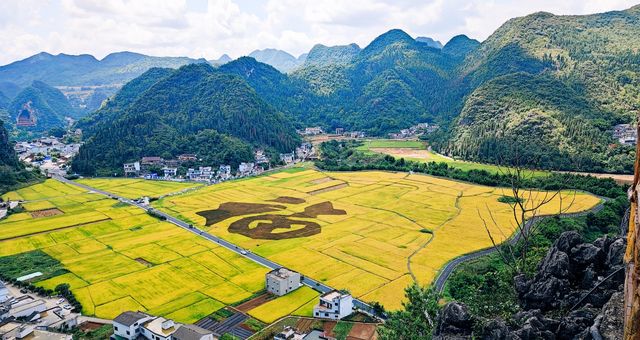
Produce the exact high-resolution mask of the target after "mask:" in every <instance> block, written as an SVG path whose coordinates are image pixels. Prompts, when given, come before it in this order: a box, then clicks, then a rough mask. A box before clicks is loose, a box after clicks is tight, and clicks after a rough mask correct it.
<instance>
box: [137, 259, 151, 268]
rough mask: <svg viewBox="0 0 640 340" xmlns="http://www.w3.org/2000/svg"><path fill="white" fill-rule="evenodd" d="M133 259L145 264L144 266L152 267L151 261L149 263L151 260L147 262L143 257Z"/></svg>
mask: <svg viewBox="0 0 640 340" xmlns="http://www.w3.org/2000/svg"><path fill="white" fill-rule="evenodd" d="M135 260H136V261H137V262H138V263H140V264H143V265H145V266H147V267H153V263H151V262H149V261H147V260H145V259H143V258H142V257H138V258H136V259H135Z"/></svg>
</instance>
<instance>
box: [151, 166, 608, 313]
mask: <svg viewBox="0 0 640 340" xmlns="http://www.w3.org/2000/svg"><path fill="white" fill-rule="evenodd" d="M506 194H508V192H507V190H505V189H500V188H492V187H484V186H479V185H473V184H468V183H461V182H456V181H451V180H446V179H441V178H436V177H431V176H425V175H420V174H407V173H390V172H376V171H367V172H339V173H323V172H319V171H315V170H308V169H301V168H295V169H290V170H287V171H282V172H278V173H272V174H269V175H265V176H261V177H256V178H251V179H245V180H241V181H233V182H226V183H223V184H219V185H214V186H208V187H203V188H201V189H199V190H196V191H191V192H188V193H185V194H181V195H176V196H171V197H166V198H164V199H162V200H159V201H156V202H154V205H155V206H156V207H158V208H159V209H162V210H164V211H167V212H169V213H171V214H173V215H175V216H180V217H181V218H184V219H186V220H189V221H191V222H192V223H196V224H197V225H199V227H204V228H205V229H207V230H208V231H209V232H210V233H212V234H215V235H217V236H220V237H222V238H224V239H226V240H228V241H230V242H233V243H236V244H238V245H240V246H242V247H245V248H247V249H250V250H251V251H253V252H255V253H257V254H259V255H262V256H264V257H266V258H269V259H271V260H273V261H276V262H278V263H280V264H282V265H284V266H287V267H289V268H291V269H293V270H297V271H299V272H301V273H302V274H304V275H306V276H308V277H311V278H314V279H317V280H320V281H322V282H324V283H326V284H328V285H330V286H333V287H335V288H339V289H340V288H346V289H348V290H349V291H350V292H351V293H352V294H353V295H354V296H356V297H359V298H361V299H362V300H364V301H379V302H380V303H382V304H383V305H384V306H385V307H386V308H387V309H397V308H400V307H401V302H402V298H403V295H404V293H403V288H404V287H406V286H407V285H409V284H410V283H411V282H412V281H413V279H412V277H411V276H410V275H409V270H408V258H409V257H410V256H411V254H413V253H415V255H414V256H413V257H412V260H411V268H412V271H413V272H414V274H415V275H416V277H417V279H418V281H419V282H420V283H422V284H429V283H430V282H431V281H432V280H433V278H434V277H435V275H436V273H437V271H438V270H439V268H441V267H442V266H443V265H444V264H445V263H446V262H448V261H449V260H451V259H453V258H455V257H457V256H460V255H462V254H465V253H468V252H472V251H475V250H479V249H482V248H486V247H489V246H491V241H490V239H489V238H488V236H487V232H486V230H485V229H484V227H483V224H482V218H484V219H485V220H490V219H491V217H490V216H489V213H488V209H491V211H492V213H493V218H494V219H495V220H496V222H497V223H498V225H499V227H498V226H495V225H490V226H489V227H490V229H491V231H492V233H493V235H495V236H496V237H497V238H498V239H505V238H507V237H508V236H510V235H511V233H512V232H513V226H512V223H511V208H510V206H509V205H508V204H506V203H500V202H498V200H497V199H498V198H499V197H501V196H503V195H506ZM543 196H544V193H541V192H534V193H532V197H531V201H530V202H529V203H532V202H535V201H536V200H540V199H542V198H543ZM567 196H571V198H573V194H572V193H571V194H570V193H564V198H565V199H564V200H563V202H564V203H563V204H564V208H566V205H567V201H569V197H567ZM283 198H286V199H283ZM300 202H303V203H300ZM324 202H330V203H331V204H332V207H333V209H337V210H344V212H346V213H344V214H341V213H336V214H325V215H323V214H320V215H318V216H316V217H309V216H310V215H309V213H308V211H309V209H306V208H309V207H311V206H316V207H317V205H319V204H320V205H321V203H324ZM224 203H227V204H226V205H223V207H227V208H225V209H231V210H233V211H234V212H233V214H226V215H225V214H220V211H219V210H218V211H213V213H211V212H210V215H209V216H210V217H211V218H214V219H215V218H217V219H216V220H215V223H213V224H211V225H210V226H207V227H205V224H206V219H205V217H203V216H201V215H199V214H198V213H199V212H200V213H201V212H203V211H208V210H215V209H218V208H219V207H220V206H221V204H224ZM246 203H253V204H258V205H261V206H263V205H265V204H267V205H269V208H268V209H267V210H269V209H270V211H269V212H268V213H264V212H259V211H258V212H253V213H251V212H249V210H247V211H248V212H247V213H245V214H238V211H239V210H240V209H241V208H242V209H245V208H246V207H247V206H251V205H247V204H246ZM598 203H599V199H598V198H597V197H595V196H592V195H589V194H583V193H578V194H576V195H575V202H574V204H573V205H572V207H571V208H570V209H569V210H568V211H569V212H576V211H582V210H586V209H589V208H591V207H593V206H595V205H596V204H598ZM271 205H278V206H279V207H275V208H274V207H272V206H271ZM559 208H560V200H559V199H556V200H554V201H553V202H552V203H551V204H549V205H546V206H545V207H544V210H543V211H541V212H539V213H540V214H555V213H557V212H558V210H559ZM221 209H222V208H221ZM296 214H297V216H293V215H296ZM220 216H222V217H220ZM256 216H259V217H256ZM283 219H284V220H287V221H288V222H289V223H291V224H290V225H288V227H290V229H284V228H282V227H277V228H274V226H276V224H278V223H281V221H282V220H283ZM291 220H294V221H293V222H291ZM296 221H297V222H296ZM310 223H316V224H318V225H319V226H320V229H319V230H320V231H319V232H318V233H315V234H313V232H310V233H306V235H308V236H304V237H293V238H284V239H264V238H255V237H258V236H252V237H250V236H244V235H243V234H241V233H238V232H236V231H235V230H239V229H242V228H245V229H247V228H248V231H247V230H244V231H243V232H244V234H245V235H264V230H265V228H266V229H267V230H268V231H269V232H270V233H271V234H269V236H273V235H277V234H278V233H283V234H285V233H287V232H289V231H291V230H298V231H300V230H302V231H304V230H305V228H308V226H309V224H310ZM239 225H243V227H238V226H239ZM271 229H273V230H271ZM255 230H262V231H261V233H254V234H252V231H255ZM421 230H422V232H421ZM426 230H430V231H432V232H433V234H430V233H425V232H424V231H426ZM272 234H273V235H272ZM309 234H311V235H309ZM260 237H262V236H260ZM287 237H288V236H287ZM425 245H426V246H425ZM310 306H311V304H309V306H306V308H307V309H310V308H311V307H310ZM265 308H266V307H265ZM274 308H276V309H277V308H282V307H280V306H276V307H274ZM252 312H253V313H254V314H256V317H257V318H259V319H261V320H263V321H267V322H268V320H271V319H272V318H273V317H269V316H265V315H264V314H263V312H265V311H263V310H262V309H261V310H258V311H252ZM276 316H277V315H276Z"/></svg>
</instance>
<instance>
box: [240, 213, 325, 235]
mask: <svg viewBox="0 0 640 340" xmlns="http://www.w3.org/2000/svg"><path fill="white" fill-rule="evenodd" d="M256 221H259V222H258V224H257V225H256V226H255V227H253V228H251V227H250V225H251V224H252V223H253V222H256ZM297 226H302V228H296V227H297ZM280 229H292V230H290V231H284V232H280V231H279V230H280ZM229 231H230V232H232V233H236V234H241V235H244V236H247V237H251V238H254V239H263V240H282V239H287V238H296V237H308V236H312V235H315V234H320V231H321V228H320V225H319V224H318V223H316V222H313V221H304V220H295V219H292V218H290V217H289V216H283V215H259V216H251V217H245V218H243V219H241V220H238V221H236V222H233V223H231V225H230V226H229Z"/></svg>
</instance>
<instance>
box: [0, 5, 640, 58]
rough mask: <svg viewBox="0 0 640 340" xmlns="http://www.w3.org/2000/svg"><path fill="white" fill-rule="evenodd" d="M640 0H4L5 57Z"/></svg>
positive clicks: (417, 29) (433, 28) (495, 21)
mask: <svg viewBox="0 0 640 340" xmlns="http://www.w3.org/2000/svg"><path fill="white" fill-rule="evenodd" d="M639 1H640V0H633V1H628V0H560V1H559V0H535V1H507V0H466V1H465V0H448V1H447V0H396V1H391V0H348V1H344V0H322V1H321V0H315V1H304V0H171V1H162V0H2V1H0V46H2V47H1V51H2V53H0V65H3V64H7V63H10V62H12V61H15V60H19V59H23V58H26V57H28V56H30V55H33V54H35V53H38V52H41V51H46V52H49V53H53V54H57V53H68V54H81V53H88V54H93V55H95V56H96V57H97V58H102V57H104V56H105V55H107V54H108V53H110V52H116V51H124V50H128V51H134V52H140V53H145V54H151V55H159V56H165V55H170V56H189V57H195V58H200V57H204V58H207V59H216V58H218V57H219V56H220V55H221V54H223V53H227V54H229V55H230V56H231V57H234V58H235V57H239V56H242V55H246V54H249V53H250V52H251V51H253V50H255V49H262V48H279V49H283V50H286V51H288V52H290V53H292V54H294V55H296V56H297V55H299V54H301V53H304V52H307V51H308V50H309V49H310V48H311V47H313V45H314V44H316V43H322V44H325V45H338V44H348V43H352V42H355V43H357V44H359V45H360V46H366V44H368V43H369V42H370V41H371V40H372V39H373V38H375V37H376V36H378V35H380V34H382V33H384V32H386V31H387V30H389V29H392V28H401V29H403V30H405V31H407V32H408V33H409V34H411V35H412V36H414V37H415V36H428V37H432V38H434V39H437V40H440V41H442V42H443V43H445V42H446V41H447V40H448V39H450V38H451V37H453V36H455V35H457V34H466V35H468V36H470V37H472V38H476V39H478V40H484V39H486V38H487V37H488V36H489V35H490V34H491V33H492V32H493V31H494V30H495V29H497V28H498V27H499V26H500V25H501V24H502V23H504V22H505V21H506V20H508V19H509V18H513V17H516V16H523V15H527V14H530V13H533V12H536V11H547V12H551V13H554V14H558V15H568V14H589V13H597V12H604V11H609V10H621V9H626V8H628V7H631V6H633V5H634V4H635V3H637V2H639Z"/></svg>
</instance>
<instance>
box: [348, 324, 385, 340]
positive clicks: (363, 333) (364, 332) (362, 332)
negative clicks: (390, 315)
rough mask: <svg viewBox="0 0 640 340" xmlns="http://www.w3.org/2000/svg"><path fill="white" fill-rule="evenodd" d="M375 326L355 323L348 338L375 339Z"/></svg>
mask: <svg viewBox="0 0 640 340" xmlns="http://www.w3.org/2000/svg"><path fill="white" fill-rule="evenodd" d="M377 327H378V326H377V325H375V324H366V323H360V322H358V323H354V324H353V326H352V327H351V331H350V332H349V335H348V336H347V340H370V339H375V335H376V328H377Z"/></svg>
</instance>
